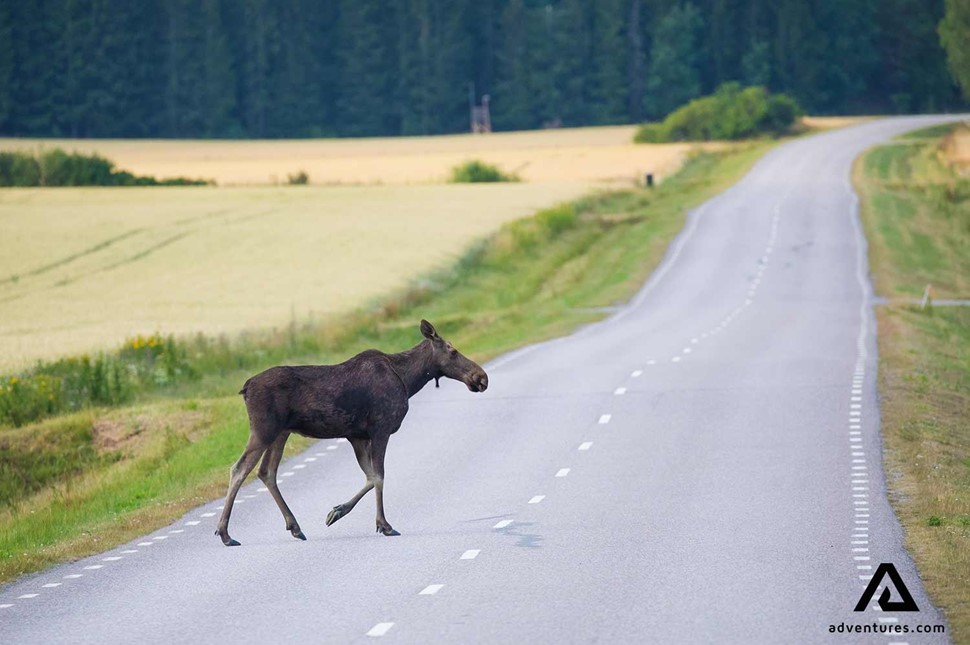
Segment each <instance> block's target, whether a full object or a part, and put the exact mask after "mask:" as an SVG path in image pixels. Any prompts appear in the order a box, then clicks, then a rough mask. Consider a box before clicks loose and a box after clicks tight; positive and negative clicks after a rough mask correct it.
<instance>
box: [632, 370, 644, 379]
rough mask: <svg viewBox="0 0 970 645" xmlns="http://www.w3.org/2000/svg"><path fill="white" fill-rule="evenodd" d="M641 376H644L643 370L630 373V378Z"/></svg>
mask: <svg viewBox="0 0 970 645" xmlns="http://www.w3.org/2000/svg"><path fill="white" fill-rule="evenodd" d="M641 374H643V370H633V371H632V372H630V376H631V377H633V378H637V377H639V376H640V375H641Z"/></svg>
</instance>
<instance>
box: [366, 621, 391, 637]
mask: <svg viewBox="0 0 970 645" xmlns="http://www.w3.org/2000/svg"><path fill="white" fill-rule="evenodd" d="M391 627H394V623H377V624H376V625H374V626H373V627H371V628H370V631H369V632H367V635H368V636H383V635H384V634H386V633H387V632H389V631H390V630H391Z"/></svg>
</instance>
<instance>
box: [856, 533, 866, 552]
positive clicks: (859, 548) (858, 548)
mask: <svg viewBox="0 0 970 645" xmlns="http://www.w3.org/2000/svg"><path fill="white" fill-rule="evenodd" d="M858 537H866V536H865V535H860V536H858ZM852 552H853V553H868V552H869V549H868V548H867V547H864V546H857V547H854V548H853V549H852Z"/></svg>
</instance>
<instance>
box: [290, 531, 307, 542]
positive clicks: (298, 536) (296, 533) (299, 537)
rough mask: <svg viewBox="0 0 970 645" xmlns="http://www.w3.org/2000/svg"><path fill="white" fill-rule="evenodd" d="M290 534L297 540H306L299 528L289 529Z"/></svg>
mask: <svg viewBox="0 0 970 645" xmlns="http://www.w3.org/2000/svg"><path fill="white" fill-rule="evenodd" d="M290 534H291V535H292V536H293V537H295V538H296V539H297V540H303V541H304V542H306V536H305V535H303V531H301V530H300V529H290Z"/></svg>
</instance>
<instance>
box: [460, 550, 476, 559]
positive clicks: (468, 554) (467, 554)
mask: <svg viewBox="0 0 970 645" xmlns="http://www.w3.org/2000/svg"><path fill="white" fill-rule="evenodd" d="M479 553H481V550H480V549H468V550H467V551H465V552H464V553H462V554H461V558H459V560H474V559H475V558H477V557H478V554H479Z"/></svg>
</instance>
